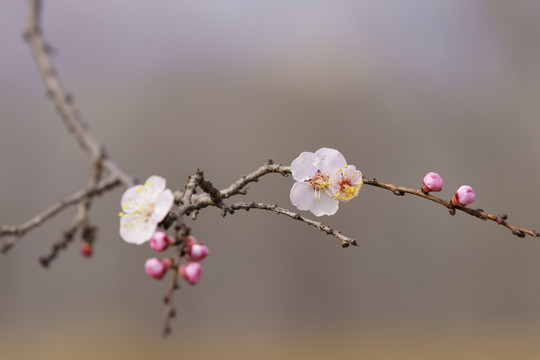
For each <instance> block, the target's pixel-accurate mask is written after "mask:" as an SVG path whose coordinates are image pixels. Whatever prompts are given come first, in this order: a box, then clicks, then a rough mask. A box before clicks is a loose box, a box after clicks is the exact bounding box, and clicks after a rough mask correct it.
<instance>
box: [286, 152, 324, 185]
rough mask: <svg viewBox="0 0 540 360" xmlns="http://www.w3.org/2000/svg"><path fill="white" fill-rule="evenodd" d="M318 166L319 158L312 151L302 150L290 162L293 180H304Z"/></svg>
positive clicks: (313, 172)
mask: <svg viewBox="0 0 540 360" xmlns="http://www.w3.org/2000/svg"><path fill="white" fill-rule="evenodd" d="M318 168H319V158H318V157H317V156H316V155H315V154H314V153H312V152H307V151H306V152H303V153H301V154H300V156H298V157H297V158H296V159H294V160H293V162H292V164H291V172H292V176H293V178H294V180H296V181H300V182H301V181H304V180H307V179H308V178H309V177H310V176H313V175H314V174H315V173H316V172H317V169H318Z"/></svg>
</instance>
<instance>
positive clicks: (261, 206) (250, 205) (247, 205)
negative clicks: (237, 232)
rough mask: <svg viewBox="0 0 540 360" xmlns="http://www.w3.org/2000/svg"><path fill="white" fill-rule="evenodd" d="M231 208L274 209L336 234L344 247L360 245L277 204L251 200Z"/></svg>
mask: <svg viewBox="0 0 540 360" xmlns="http://www.w3.org/2000/svg"><path fill="white" fill-rule="evenodd" d="M231 208H233V209H234V210H238V209H242V210H246V211H249V209H260V210H268V211H273V212H275V213H278V214H283V215H286V216H288V217H290V218H293V219H295V220H298V221H301V222H303V223H306V224H308V225H311V226H314V227H316V228H317V229H319V230H321V231H324V232H325V233H327V234H328V235H332V236H335V237H336V238H338V239H339V242H340V244H341V246H342V247H344V248H345V247H348V246H349V245H356V246H358V244H357V242H356V240H354V239H351V238H349V237H347V236H345V235H343V234H341V233H340V232H339V231H337V230H334V229H332V228H331V227H330V226H328V225H324V224H323V223H321V222H317V221H313V220H311V219H308V218H306V217H304V216H302V215H300V214H297V213H295V212H292V211H290V210H288V209H284V208H281V207H279V206H277V205H275V204H265V203H256V202H251V203H247V202H238V203H236V204H232V205H231Z"/></svg>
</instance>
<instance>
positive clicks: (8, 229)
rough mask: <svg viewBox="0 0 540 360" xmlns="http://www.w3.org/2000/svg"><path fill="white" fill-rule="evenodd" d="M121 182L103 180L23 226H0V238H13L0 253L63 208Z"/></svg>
mask: <svg viewBox="0 0 540 360" xmlns="http://www.w3.org/2000/svg"><path fill="white" fill-rule="evenodd" d="M121 184H122V183H121V181H120V180H119V179H117V178H116V177H110V178H109V179H107V180H104V181H103V182H101V183H100V184H99V185H97V186H94V187H90V188H87V189H83V190H79V191H77V192H76V193H75V194H73V195H71V196H68V197H67V198H65V199H63V200H60V202H58V203H56V204H54V205H53V206H51V207H50V208H48V209H47V210H45V211H44V212H42V213H41V214H39V215H37V216H35V217H33V218H32V219H30V220H28V221H26V222H25V223H23V224H20V225H5V226H0V237H3V236H6V235H11V236H13V237H12V238H10V239H9V240H8V241H6V242H5V243H4V245H3V246H2V248H1V249H0V252H2V253H5V252H7V251H8V250H9V249H10V248H11V247H12V246H13V244H15V242H17V240H19V239H20V238H21V237H22V236H24V235H25V234H26V233H27V232H28V231H30V230H32V229H33V228H35V227H37V226H39V225H41V224H42V223H44V222H45V221H46V220H48V219H50V218H52V217H53V216H54V215H56V214H58V213H59V212H60V211H62V210H64V209H65V208H67V207H69V206H71V205H75V204H78V203H79V202H80V201H81V200H82V199H84V198H85V197H89V196H90V197H94V196H98V195H101V194H102V193H103V192H105V191H108V190H111V189H114V188H115V187H117V186H119V185H121Z"/></svg>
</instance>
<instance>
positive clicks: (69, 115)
mask: <svg viewBox="0 0 540 360" xmlns="http://www.w3.org/2000/svg"><path fill="white" fill-rule="evenodd" d="M40 16H41V0H30V1H29V7H28V17H27V21H26V26H25V28H24V38H25V39H26V41H28V43H29V45H30V47H31V49H32V52H33V54H34V58H35V60H36V63H37V66H38V69H39V71H40V72H41V76H42V77H43V81H44V83H45V87H46V89H47V94H48V95H49V97H50V98H51V100H52V101H53V102H54V104H55V106H56V109H57V111H58V113H59V114H60V116H61V117H62V120H64V123H65V124H66V126H67V128H68V129H69V131H70V132H72V133H73V135H74V136H75V138H76V139H77V141H78V142H79V144H80V146H81V147H82V148H83V149H84V150H85V151H86V152H87V153H89V154H90V156H91V157H92V160H93V161H97V160H98V159H100V158H101V157H103V154H104V153H105V150H104V147H103V146H102V145H101V144H100V143H99V142H97V141H96V140H95V139H94V138H93V137H92V136H91V135H90V134H89V133H88V131H87V129H86V128H85V127H84V125H83V124H82V122H81V121H80V119H79V117H78V115H77V112H76V111H75V110H74V108H73V107H72V106H71V105H70V102H71V101H72V99H71V97H70V96H68V94H67V93H66V91H65V90H64V89H63V88H62V85H61V84H60V81H59V80H58V77H57V75H56V71H55V70H54V67H53V66H52V63H51V60H50V57H49V54H48V53H49V52H50V50H48V49H50V47H49V46H47V45H46V44H45V42H44V40H43V38H42V34H41V26H40ZM103 166H104V168H105V169H107V171H108V172H109V174H110V175H112V176H114V177H116V178H118V179H120V181H121V182H122V183H123V184H124V185H125V186H127V187H129V186H132V185H134V184H135V179H134V178H133V176H131V175H128V174H126V173H125V172H123V171H122V170H121V169H120V168H119V167H118V165H117V164H116V163H115V162H113V161H112V160H110V159H108V158H105V159H103Z"/></svg>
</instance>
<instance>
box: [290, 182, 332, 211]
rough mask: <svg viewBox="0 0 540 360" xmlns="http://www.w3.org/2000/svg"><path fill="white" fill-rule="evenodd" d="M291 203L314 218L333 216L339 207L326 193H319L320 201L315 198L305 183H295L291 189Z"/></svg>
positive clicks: (311, 188) (311, 189)
mask: <svg viewBox="0 0 540 360" xmlns="http://www.w3.org/2000/svg"><path fill="white" fill-rule="evenodd" d="M291 202H292V203H293V205H294V206H296V207H297V208H298V209H300V210H309V211H311V212H312V213H313V214H315V215H316V216H321V215H333V214H335V213H336V211H337V210H338V207H339V203H338V201H337V200H336V199H334V198H332V197H331V196H330V195H329V194H328V193H327V192H326V191H324V190H323V191H321V193H320V199H317V197H316V196H315V190H313V187H312V186H311V185H310V184H309V183H306V182H297V183H295V184H294V185H293V187H292V189H291Z"/></svg>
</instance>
